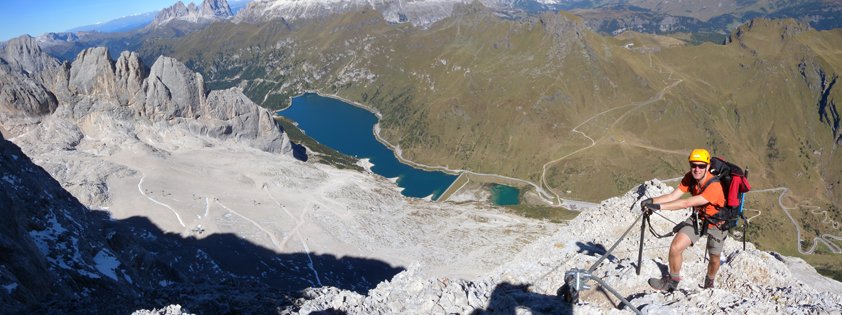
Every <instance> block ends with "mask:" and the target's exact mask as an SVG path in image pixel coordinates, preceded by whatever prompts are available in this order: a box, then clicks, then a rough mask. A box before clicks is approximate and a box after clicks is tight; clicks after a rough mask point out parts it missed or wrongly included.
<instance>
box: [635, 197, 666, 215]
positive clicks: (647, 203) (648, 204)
mask: <svg viewBox="0 0 842 315" xmlns="http://www.w3.org/2000/svg"><path fill="white" fill-rule="evenodd" d="M655 210H661V205H660V204H657V203H655V202H654V201H652V198H648V199H646V200H643V201H641V202H640V211H643V212H647V213H652V211H655Z"/></svg>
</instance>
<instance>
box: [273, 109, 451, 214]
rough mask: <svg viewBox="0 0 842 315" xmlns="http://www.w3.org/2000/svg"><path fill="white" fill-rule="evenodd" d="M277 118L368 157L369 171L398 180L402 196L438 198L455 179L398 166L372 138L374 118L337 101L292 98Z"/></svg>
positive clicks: (339, 148) (335, 146)
mask: <svg viewBox="0 0 842 315" xmlns="http://www.w3.org/2000/svg"><path fill="white" fill-rule="evenodd" d="M278 115H281V116H284V117H286V118H289V119H291V120H292V121H295V122H296V123H297V124H298V128H299V129H301V130H303V131H304V132H305V133H306V134H307V136H309V137H310V138H313V139H314V140H316V141H318V142H319V143H321V144H324V145H326V146H329V147H331V148H333V149H335V150H336V151H339V152H341V153H343V154H345V155H349V156H353V157H356V158H360V159H361V158H368V159H369V161H370V162H371V163H372V164H374V166H373V167H372V168H371V171H372V172H374V173H376V174H379V175H381V176H383V177H386V178H395V177H397V179H398V180H397V184H398V186H399V187H402V188H404V190H403V191H402V192H401V193H402V194H403V195H404V196H409V197H415V198H424V197H427V196H430V195H432V196H433V200H435V199H437V198H438V197H439V196H440V195H441V194H442V193H443V192H444V191H445V190H446V189H447V187H449V186H450V184H452V183H453V181H455V180H456V175H451V174H447V173H444V172H439V171H426V170H422V169H418V168H414V167H412V166H409V165H406V164H403V163H401V162H400V161H399V160H398V159H397V157H395V154H394V152H393V151H392V150H390V149H389V148H388V147H386V146H385V145H384V144H382V143H380V142H379V141H377V139H376V138H375V137H374V125H375V124H377V116H375V115H374V114H373V113H371V112H369V111H367V110H365V109H363V108H360V107H357V106H354V105H352V104H348V103H346V102H343V101H341V100H338V99H334V98H330V97H324V96H321V95H318V94H314V93H307V94H303V95H301V96H298V97H294V98H293V99H292V105H290V106H289V107H288V108H286V109H284V110H282V111H279V112H278Z"/></svg>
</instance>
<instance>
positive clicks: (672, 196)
mask: <svg viewBox="0 0 842 315" xmlns="http://www.w3.org/2000/svg"><path fill="white" fill-rule="evenodd" d="M681 195H684V192H683V191H681V189H678V188H676V189H675V190H673V191H672V192H671V193H668V194H666V195H661V196H658V197H655V198H652V202H653V203H667V202H670V201H674V200H678V198H681Z"/></svg>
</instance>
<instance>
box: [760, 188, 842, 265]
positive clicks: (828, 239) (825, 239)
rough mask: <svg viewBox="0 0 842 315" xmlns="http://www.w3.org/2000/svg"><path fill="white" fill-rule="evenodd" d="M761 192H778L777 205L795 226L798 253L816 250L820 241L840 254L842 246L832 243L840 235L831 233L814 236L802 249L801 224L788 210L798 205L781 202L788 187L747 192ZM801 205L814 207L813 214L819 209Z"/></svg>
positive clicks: (808, 253) (810, 253) (839, 238)
mask: <svg viewBox="0 0 842 315" xmlns="http://www.w3.org/2000/svg"><path fill="white" fill-rule="evenodd" d="M763 192H780V195H778V205H779V206H780V207H781V209H782V210H783V211H784V213H785V214H786V216H787V217H788V218H789V221H790V222H792V225H794V226H795V234H796V236H797V239H796V243H795V245H796V248H797V249H798V252H799V253H801V254H802V255H812V254H814V253H815V252H816V248H817V247H818V246H819V243H822V244H824V245H825V246H826V247H827V249H828V250H830V252H831V253H834V254H842V248H840V247H839V246H838V245H836V244H834V243H833V242H834V241H842V237H840V236H837V235H832V234H822V235H819V236H816V237H814V238H813V243H812V244H811V245H810V248H809V249H807V250H804V248H803V247H802V246H801V243H802V242H803V241H804V239H803V238H801V224H799V223H798V221H797V220H795V218H794V217H792V214H791V213H790V212H789V210H796V209H798V207H794V208H790V207H786V206H784V203H783V198H784V194H786V193H787V192H789V188H787V187H776V188H768V189H760V190H754V191H750V192H748V193H749V194H751V193H763ZM801 207H802V208H807V207H809V208H814V210H813V211H811V212H812V213H814V214H815V209H819V210H820V209H821V208H819V207H816V206H809V205H807V206H801Z"/></svg>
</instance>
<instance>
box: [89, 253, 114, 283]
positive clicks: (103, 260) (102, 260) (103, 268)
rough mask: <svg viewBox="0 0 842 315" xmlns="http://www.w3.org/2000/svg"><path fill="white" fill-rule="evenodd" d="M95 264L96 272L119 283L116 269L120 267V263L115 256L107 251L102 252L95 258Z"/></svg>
mask: <svg viewBox="0 0 842 315" xmlns="http://www.w3.org/2000/svg"><path fill="white" fill-rule="evenodd" d="M94 262H95V263H96V266H95V267H96V270H97V271H99V273H101V274H103V275H105V276H106V277H109V278H111V279H113V280H114V281H117V273H116V269H117V267H119V266H120V261H118V260H117V258H116V257H114V254H112V253H111V252H109V251H108V250H107V249H103V250H100V251H99V253H97V254H96V256H94Z"/></svg>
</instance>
